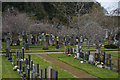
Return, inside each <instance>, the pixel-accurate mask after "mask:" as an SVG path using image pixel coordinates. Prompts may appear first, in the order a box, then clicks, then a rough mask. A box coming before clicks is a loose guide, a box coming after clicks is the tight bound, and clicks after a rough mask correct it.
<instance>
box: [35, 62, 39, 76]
mask: <svg viewBox="0 0 120 80" xmlns="http://www.w3.org/2000/svg"><path fill="white" fill-rule="evenodd" d="M36 74H37V76H39V64H38V63H36Z"/></svg>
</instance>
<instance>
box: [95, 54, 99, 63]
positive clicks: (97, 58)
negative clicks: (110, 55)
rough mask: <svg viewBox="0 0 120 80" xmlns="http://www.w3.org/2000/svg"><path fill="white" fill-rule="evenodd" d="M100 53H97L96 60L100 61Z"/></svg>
mask: <svg viewBox="0 0 120 80" xmlns="http://www.w3.org/2000/svg"><path fill="white" fill-rule="evenodd" d="M99 58H100V55H99V54H98V53H95V61H99Z"/></svg>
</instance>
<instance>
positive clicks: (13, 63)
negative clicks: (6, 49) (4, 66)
mask: <svg viewBox="0 0 120 80" xmlns="http://www.w3.org/2000/svg"><path fill="white" fill-rule="evenodd" d="M12 65H15V60H14V56H12Z"/></svg>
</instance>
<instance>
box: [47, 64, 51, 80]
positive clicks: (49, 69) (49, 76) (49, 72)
mask: <svg viewBox="0 0 120 80" xmlns="http://www.w3.org/2000/svg"><path fill="white" fill-rule="evenodd" d="M51 78H52V67H51V66H49V67H48V79H49V80H51Z"/></svg>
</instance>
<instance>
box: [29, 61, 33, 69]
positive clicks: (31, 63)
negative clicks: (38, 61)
mask: <svg viewBox="0 0 120 80" xmlns="http://www.w3.org/2000/svg"><path fill="white" fill-rule="evenodd" d="M30 69H31V70H33V61H32V60H31V61H30Z"/></svg>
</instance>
